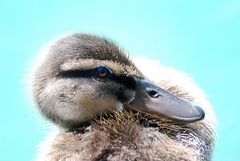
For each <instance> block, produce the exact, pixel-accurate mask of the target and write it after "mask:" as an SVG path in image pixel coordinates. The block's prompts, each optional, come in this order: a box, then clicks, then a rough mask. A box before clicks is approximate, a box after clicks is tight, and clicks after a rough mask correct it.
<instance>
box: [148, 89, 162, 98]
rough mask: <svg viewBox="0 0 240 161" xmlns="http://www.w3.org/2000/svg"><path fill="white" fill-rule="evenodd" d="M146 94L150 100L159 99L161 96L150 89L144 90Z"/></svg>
mask: <svg viewBox="0 0 240 161" xmlns="http://www.w3.org/2000/svg"><path fill="white" fill-rule="evenodd" d="M146 92H147V94H148V95H149V96H150V97H152V98H158V97H160V96H161V95H160V94H159V93H158V91H156V90H154V89H151V88H147V89H146Z"/></svg>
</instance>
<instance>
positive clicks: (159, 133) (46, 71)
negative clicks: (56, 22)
mask: <svg viewBox="0 0 240 161" xmlns="http://www.w3.org/2000/svg"><path fill="white" fill-rule="evenodd" d="M47 53H48V54H46V57H45V58H44V59H43V61H42V62H40V63H39V65H38V67H37V70H36V73H35V76H34V78H35V80H34V84H33V86H34V96H35V101H36V102H37V105H38V107H39V109H40V111H42V113H43V114H44V116H46V117H47V118H48V119H50V120H51V121H53V122H54V123H55V124H57V125H58V126H60V127H61V128H63V129H65V130H61V131H59V132H57V133H56V134H54V135H53V136H52V137H51V138H47V139H46V141H44V142H43V143H42V144H41V146H40V151H39V154H38V157H37V160H39V161H40V160H46V161H56V160H62V161H63V160H66V161H67V160H69V161H71V160H113V161H114V160H116V161H117V160H153V161H154V160H156V161H157V160H163V161H170V160H186V161H188V160H189V161H192V160H196V161H199V160H211V154H212V151H213V148H214V137H215V128H214V126H215V117H214V114H213V111H212V109H211V106H210V104H209V102H208V101H207V99H206V98H205V96H204V93H203V92H202V91H201V90H200V89H199V88H198V87H197V86H196V85H195V84H194V83H193V81H191V80H190V79H189V78H188V77H187V76H186V75H185V74H183V73H181V72H178V71H176V70H173V69H170V68H166V67H163V66H157V67H156V68H155V67H154V68H155V71H154V70H151V71H144V69H146V68H145V66H146V63H147V66H151V64H152V63H149V62H147V61H143V60H138V61H137V62H136V64H138V62H140V65H138V68H137V67H136V66H135V64H134V63H133V62H132V61H130V60H129V58H128V57H126V56H125V55H124V54H123V51H122V50H121V49H120V48H118V47H117V46H115V45H114V43H112V42H110V41H107V40H105V39H103V38H100V37H96V36H91V35H83V34H74V35H71V36H68V37H65V38H62V39H60V40H58V41H57V43H56V42H55V43H53V44H52V45H50V47H49V49H48V50H47ZM49 53H51V54H49ZM79 53H81V55H79ZM49 55H50V56H49ZM83 59H84V61H79V60H83ZM99 66H101V67H102V66H104V67H105V66H107V67H108V68H110V69H111V72H112V73H114V74H116V75H117V76H120V75H121V77H118V78H117V79H115V77H114V79H111V81H107V80H105V78H104V80H103V79H102V77H100V78H97V79H96V80H95V79H92V78H90V79H89V77H91V76H92V75H91V76H89V75H88V74H87V73H86V72H85V71H89V70H90V69H92V68H94V69H95V68H96V67H99ZM79 69H83V70H81V71H84V72H76V71H79ZM139 69H141V71H144V72H143V73H144V75H143V74H142V73H141V72H140V70H139ZM59 70H60V71H61V72H59ZM69 71H70V72H69ZM72 71H74V72H75V73H74V72H72ZM102 71H105V69H103V68H101V70H100V72H102ZM153 71H154V72H153ZM98 72H99V71H98ZM66 73H67V74H66ZM148 73H151V74H152V75H154V76H155V77H153V78H152V79H154V80H153V81H154V82H156V83H157V84H158V85H159V86H160V87H161V88H162V89H163V90H165V91H167V92H170V93H171V94H173V95H174V96H176V97H179V98H181V99H184V100H188V101H193V102H194V103H196V104H198V105H200V106H201V107H202V108H203V110H204V111H205V118H204V119H203V118H201V119H203V120H200V121H198V120H199V119H198V120H197V119H196V120H194V121H190V122H189V120H188V122H184V121H185V120H183V122H182V120H176V119H175V118H176V117H172V116H173V115H172V114H175V113H171V114H170V115H168V113H163V114H164V115H153V112H152V111H150V113H148V112H149V111H147V112H146V111H143V112H142V110H141V109H140V110H138V109H137V111H136V110H135V109H134V110H133V111H132V110H131V109H130V110H129V108H128V106H129V105H128V102H132V100H134V97H136V95H134V90H135V89H132V86H134V85H131V86H129V82H130V84H131V82H132V83H133V82H134V80H132V79H130V76H134V77H135V76H136V77H141V79H142V78H143V77H144V76H148ZM76 74H77V76H76ZM98 74H99V73H98ZM103 74H105V73H103ZM103 74H102V73H101V76H102V75H103ZM79 75H81V78H79ZM123 75H124V76H126V77H124V78H123ZM156 75H159V76H157V77H156ZM86 78H87V80H86ZM120 78H121V79H120ZM122 78H123V79H122ZM150 78H151V75H150ZM99 79H101V80H100V81H99ZM123 80H124V81H123ZM86 81H87V83H86ZM119 82H120V83H119ZM126 82H127V83H126ZM133 84H134V83H133ZM116 89H118V90H116ZM109 91H115V92H112V93H114V95H113V94H110V93H111V92H109ZM119 91H120V92H119ZM159 91H160V90H159ZM116 93H117V94H116ZM160 94H162V93H160ZM163 94H164V93H163ZM167 96H168V95H167ZM90 100H91V101H90ZM122 102H124V103H122ZM126 102H127V104H126ZM130 105H131V104H130ZM86 107H87V108H86ZM189 107H190V106H189ZM191 107H192V106H191ZM109 112H110V114H109V115H108V113H109ZM157 112H158V109H157ZM161 112H162V111H161V110H160V112H159V113H160V114H161ZM105 113H107V114H105ZM95 116H99V117H95ZM102 116H103V117H102ZM105 116H107V117H105ZM156 116H157V117H156ZM165 116H166V117H165ZM184 116H185V115H184ZM186 116H189V115H186ZM89 118H91V119H90V120H91V121H90V124H87V125H86V127H84V131H82V127H80V126H82V125H83V122H88V123H89V121H88V120H89ZM79 129H80V130H79ZM46 149H47V150H46Z"/></svg>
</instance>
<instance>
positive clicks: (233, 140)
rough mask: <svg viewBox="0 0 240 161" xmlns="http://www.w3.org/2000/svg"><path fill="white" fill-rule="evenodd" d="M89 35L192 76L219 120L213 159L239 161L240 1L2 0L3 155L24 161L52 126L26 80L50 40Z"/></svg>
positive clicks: (0, 139)
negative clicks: (30, 65) (27, 91)
mask: <svg viewBox="0 0 240 161" xmlns="http://www.w3.org/2000/svg"><path fill="white" fill-rule="evenodd" d="M71 32H89V33H97V34H100V35H104V36H107V37H109V38H112V39H114V40H115V41H117V42H118V43H119V44H121V46H123V47H124V48H125V49H126V50H127V51H128V52H129V53H130V55H132V56H145V57H148V58H151V59H158V60H160V61H161V62H163V63H164V64H166V65H168V66H171V67H174V68H177V69H179V70H182V71H185V72H187V73H189V74H191V75H192V77H193V78H194V79H195V80H196V82H197V83H199V84H200V86H201V87H202V89H203V90H204V91H205V92H206V93H208V95H209V97H210V100H211V102H212V104H213V106H214V110H215V111H216V115H217V117H218V139H217V145H216V151H215V154H214V160H215V161H226V160H228V161H237V160H240V154H239V152H240V150H239V147H240V139H239V136H240V135H239V134H238V133H239V132H240V126H239V123H240V116H239V113H240V106H239V105H240V101H239V100H240V98H239V91H240V85H239V83H240V73H239V69H240V60H239V59H240V1H238V0H212V1H208V0H199V1H192V0H184V1H179V0H175V1H174V0H169V1H160V0H159V1H157V0H156V1H151V0H146V1H141V0H139V1H137V0H135V1H134V0H132V1H130V0H121V1H111V0H108V1H107V0H103V1H100V0H83V1H80V0H76V1H71V0H68V1H59V0H41V1H40V0H39V1H36V0H28V1H27V0H22V1H11V0H9V1H7V0H5V1H4V0H2V1H0V74H1V79H0V81H1V83H0V85H1V88H0V89H1V91H0V100H1V117H0V124H1V133H0V152H1V156H0V160H1V161H25V160H26V161H27V160H31V159H33V157H34V153H35V152H36V145H37V144H38V143H40V142H41V140H42V139H43V137H44V136H45V133H46V131H48V127H46V126H45V125H44V124H43V121H41V120H42V119H41V117H39V115H38V114H37V113H36V112H33V110H31V109H32V106H31V105H30V104H29V103H28V102H29V101H27V99H26V97H25V91H24V85H23V83H22V79H23V77H24V75H25V74H26V71H27V70H28V62H29V60H30V59H31V58H32V57H33V56H34V55H35V54H36V53H37V52H38V51H39V49H40V48H41V47H42V46H43V45H44V44H45V43H46V42H48V41H50V40H52V39H54V38H55V37H57V36H59V35H62V34H65V33H71Z"/></svg>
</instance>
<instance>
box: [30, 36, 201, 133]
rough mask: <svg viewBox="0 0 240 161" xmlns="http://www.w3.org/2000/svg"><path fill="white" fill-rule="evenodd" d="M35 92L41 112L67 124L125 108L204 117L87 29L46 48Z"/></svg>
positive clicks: (192, 118) (159, 115)
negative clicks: (87, 31)
mask: <svg viewBox="0 0 240 161" xmlns="http://www.w3.org/2000/svg"><path fill="white" fill-rule="evenodd" d="M146 65H147V64H146ZM33 95H34V98H35V101H36V103H37V106H38V107H39V109H40V111H41V112H42V114H44V115H45V116H46V117H47V118H48V119H50V120H52V121H53V122H54V123H56V124H58V125H60V126H62V127H64V128H67V129H69V128H74V127H78V126H79V125H81V124H83V123H84V122H87V121H89V119H90V118H92V117H94V116H99V115H101V114H105V113H112V112H121V111H123V110H124V109H125V108H126V109H128V110H133V111H138V112H140V113H144V114H147V115H151V116H152V117H154V118H168V119H172V120H174V121H177V122H183V123H184V122H188V123H189V122H195V121H198V120H202V119H203V118H204V111H203V110H202V108H201V107H200V106H198V105H197V104H196V103H194V102H192V101H189V100H186V99H183V98H180V97H178V96H176V95H174V94H172V93H170V92H168V91H166V90H164V89H163V88H161V87H160V86H158V85H156V84H154V83H153V82H151V81H150V80H149V79H148V78H146V77H145V76H144V75H143V74H142V73H141V71H140V70H138V69H137V68H136V66H135V65H134V63H133V62H132V61H131V60H130V59H129V58H128V56H126V55H125V54H124V51H123V50H122V49H120V48H119V47H118V46H116V45H115V44H114V43H113V42H111V41H109V40H107V39H105V38H101V37H98V36H93V35H87V34H73V35H69V36H66V37H63V38H61V39H59V40H57V41H56V42H54V43H52V44H50V45H49V47H48V48H47V49H46V50H44V57H43V59H41V60H40V61H39V64H38V65H37V68H36V71H35V74H34V80H33Z"/></svg>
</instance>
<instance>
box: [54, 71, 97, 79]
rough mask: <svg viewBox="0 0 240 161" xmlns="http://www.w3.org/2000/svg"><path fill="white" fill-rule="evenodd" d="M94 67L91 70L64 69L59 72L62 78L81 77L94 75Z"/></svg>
mask: <svg viewBox="0 0 240 161" xmlns="http://www.w3.org/2000/svg"><path fill="white" fill-rule="evenodd" d="M92 73H93V69H89V70H68V71H62V72H60V73H59V74H58V76H59V77H62V78H81V77H92Z"/></svg>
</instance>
